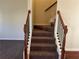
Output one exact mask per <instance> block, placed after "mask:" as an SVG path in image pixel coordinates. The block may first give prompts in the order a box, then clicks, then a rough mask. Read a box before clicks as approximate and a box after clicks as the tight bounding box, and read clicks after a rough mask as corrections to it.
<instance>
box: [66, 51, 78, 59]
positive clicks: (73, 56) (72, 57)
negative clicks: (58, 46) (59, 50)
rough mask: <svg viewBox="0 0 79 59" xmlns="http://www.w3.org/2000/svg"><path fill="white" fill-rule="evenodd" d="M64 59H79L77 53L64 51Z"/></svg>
mask: <svg viewBox="0 0 79 59" xmlns="http://www.w3.org/2000/svg"><path fill="white" fill-rule="evenodd" d="M65 59H79V51H66V52H65Z"/></svg>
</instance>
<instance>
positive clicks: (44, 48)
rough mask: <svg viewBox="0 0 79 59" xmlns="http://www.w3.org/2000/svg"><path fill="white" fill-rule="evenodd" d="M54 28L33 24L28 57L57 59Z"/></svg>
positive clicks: (32, 58) (31, 58)
mask: <svg viewBox="0 0 79 59" xmlns="http://www.w3.org/2000/svg"><path fill="white" fill-rule="evenodd" d="M56 49H57V46H56V44H55V39H54V29H53V27H51V26H40V27H39V26H35V27H34V29H33V34H32V41H31V52H30V59H58V53H57V50H56Z"/></svg>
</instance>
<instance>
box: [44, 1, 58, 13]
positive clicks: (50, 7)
mask: <svg viewBox="0 0 79 59" xmlns="http://www.w3.org/2000/svg"><path fill="white" fill-rule="evenodd" d="M56 4H57V1H56V2H54V3H53V4H52V5H51V6H49V7H48V8H46V9H45V12H47V11H48V10H49V9H51V8H52V7H53V6H54V5H56Z"/></svg>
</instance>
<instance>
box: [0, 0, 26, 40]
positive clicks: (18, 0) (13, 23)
mask: <svg viewBox="0 0 79 59" xmlns="http://www.w3.org/2000/svg"><path fill="white" fill-rule="evenodd" d="M26 13H27V0H0V40H3V39H14V40H15V39H17V40H20V39H23V36H24V33H23V25H24V23H25V20H26Z"/></svg>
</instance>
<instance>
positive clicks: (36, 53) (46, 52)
mask: <svg viewBox="0 0 79 59" xmlns="http://www.w3.org/2000/svg"><path fill="white" fill-rule="evenodd" d="M55 54H56V52H48V51H31V55H38V56H53V55H55Z"/></svg>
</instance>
